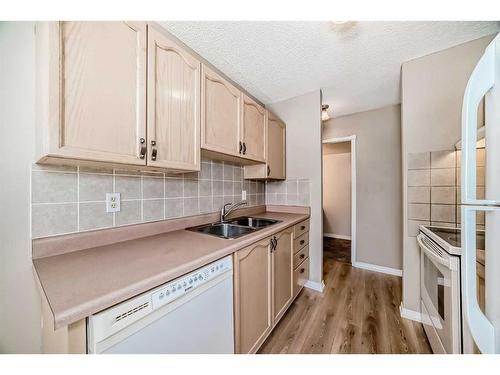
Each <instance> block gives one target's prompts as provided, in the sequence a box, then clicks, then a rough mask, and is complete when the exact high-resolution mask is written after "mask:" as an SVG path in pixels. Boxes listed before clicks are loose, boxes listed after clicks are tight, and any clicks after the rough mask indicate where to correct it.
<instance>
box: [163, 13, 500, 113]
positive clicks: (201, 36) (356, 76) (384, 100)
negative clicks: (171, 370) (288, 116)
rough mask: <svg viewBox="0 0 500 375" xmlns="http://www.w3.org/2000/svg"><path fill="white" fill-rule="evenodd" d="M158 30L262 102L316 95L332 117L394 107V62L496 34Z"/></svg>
mask: <svg viewBox="0 0 500 375" xmlns="http://www.w3.org/2000/svg"><path fill="white" fill-rule="evenodd" d="M160 23H161V24H162V25H163V26H164V27H165V28H166V29H167V30H169V31H170V32H172V33H173V34H174V35H176V36H177V37H178V38H179V39H181V40H182V41H184V42H185V43H186V44H187V45H189V46H190V47H191V48H193V49H194V50H195V51H196V52H198V53H199V54H200V55H202V56H203V57H204V58H206V59H207V60H208V61H210V62H211V63H212V64H213V65H215V66H216V67H217V68H219V69H220V70H221V71H223V72H224V73H226V74H227V75H228V76H229V77H230V78H231V79H233V80H234V81H236V82H238V83H239V84H240V85H241V86H243V87H244V88H245V89H247V90H248V91H249V92H250V93H251V94H252V95H254V96H255V97H256V98H258V99H259V100H261V101H262V102H263V103H266V104H268V103H274V102H278V101H281V100H284V99H288V98H291V97H294V96H297V95H301V94H304V93H307V92H310V91H313V90H317V89H320V88H321V89H322V90H323V102H324V103H327V104H330V109H331V111H330V115H331V116H333V117H337V116H341V115H345V114H349V113H354V112H359V111H365V110H368V109H373V108H378V107H382V106H385V105H389V104H396V103H399V102H400V69H401V63H403V62H404V61H407V60H411V59H413V58H416V57H420V56H424V55H427V54H430V53H433V52H436V51H440V50H442V49H445V48H448V47H451V46H454V45H456V44H460V43H463V42H466V41H469V40H472V39H477V38H480V37H482V36H485V35H488V34H492V33H495V32H498V31H499V30H500V22H357V23H354V24H353V25H351V27H350V28H349V27H346V26H345V25H344V26H338V25H337V26H335V25H334V24H332V23H330V22H265V21H258V22H257V21H248V22H204V21H203V22H198V21H197V22H160ZM347 26H349V25H347Z"/></svg>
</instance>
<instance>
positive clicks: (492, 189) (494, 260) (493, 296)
mask: <svg viewBox="0 0 500 375" xmlns="http://www.w3.org/2000/svg"><path fill="white" fill-rule="evenodd" d="M483 98H484V100H485V129H484V132H485V141H486V143H485V150H486V152H485V153H486V159H485V160H486V163H485V169H484V172H485V195H484V199H479V197H478V195H477V191H476V174H477V168H476V141H477V138H478V137H477V133H478V129H477V112H478V106H479V103H480V102H481V100H482V99H483ZM461 197H462V198H461V207H460V210H461V216H462V220H461V233H462V262H461V264H462V285H461V289H462V311H463V314H464V318H465V319H464V326H465V327H464V328H465V329H467V328H468V330H469V332H470V336H471V337H472V339H473V340H474V342H475V343H476V345H477V346H478V348H479V350H480V351H481V352H482V353H500V34H499V35H497V36H496V37H495V39H494V40H493V41H492V42H491V43H490V45H489V46H488V47H487V49H486V50H485V53H484V55H483V56H482V57H481V59H480V60H479V62H478V64H477V66H476V67H475V69H474V71H473V72H472V75H471V77H470V79H469V82H468V84H467V88H466V90H465V94H464V101H463V108H462V161H461ZM481 198H483V197H481ZM480 211H484V212H485V228H484V229H485V236H486V240H485V241H486V242H485V275H486V276H485V289H486V290H485V301H486V302H485V308H484V312H483V310H481V309H480V307H479V304H478V298H477V292H476V214H477V212H480ZM467 326H468V327H467ZM470 336H469V337H470ZM464 340H465V338H464Z"/></svg>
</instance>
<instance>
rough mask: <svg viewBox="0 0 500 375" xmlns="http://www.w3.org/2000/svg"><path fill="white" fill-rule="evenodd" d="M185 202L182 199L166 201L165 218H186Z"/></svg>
mask: <svg viewBox="0 0 500 375" xmlns="http://www.w3.org/2000/svg"><path fill="white" fill-rule="evenodd" d="M183 207H184V200H183V199H182V198H173V199H165V218H167V219H168V218H173V217H181V216H184V209H183Z"/></svg>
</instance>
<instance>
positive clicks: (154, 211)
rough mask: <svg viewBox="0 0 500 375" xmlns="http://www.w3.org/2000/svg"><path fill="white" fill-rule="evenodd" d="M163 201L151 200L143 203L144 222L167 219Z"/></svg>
mask: <svg viewBox="0 0 500 375" xmlns="http://www.w3.org/2000/svg"><path fill="white" fill-rule="evenodd" d="M164 207H165V206H164V200H163V199H149V200H144V201H143V202H142V219H143V220H144V221H156V220H163V219H164V218H165V211H164Z"/></svg>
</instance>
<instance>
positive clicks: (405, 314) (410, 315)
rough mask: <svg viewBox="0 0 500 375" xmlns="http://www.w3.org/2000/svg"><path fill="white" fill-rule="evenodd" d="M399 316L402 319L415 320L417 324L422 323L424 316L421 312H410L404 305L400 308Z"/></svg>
mask: <svg viewBox="0 0 500 375" xmlns="http://www.w3.org/2000/svg"><path fill="white" fill-rule="evenodd" d="M399 314H400V315H401V317H402V318H406V319H410V320H414V321H416V322H419V323H422V314H421V313H420V311H415V310H409V309H406V308H404V307H403V303H402V302H401V305H400V306H399Z"/></svg>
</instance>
